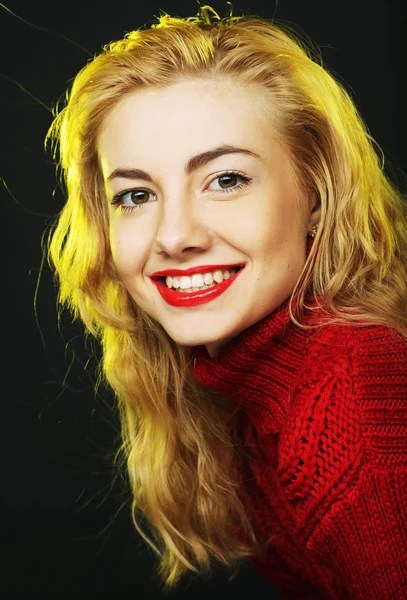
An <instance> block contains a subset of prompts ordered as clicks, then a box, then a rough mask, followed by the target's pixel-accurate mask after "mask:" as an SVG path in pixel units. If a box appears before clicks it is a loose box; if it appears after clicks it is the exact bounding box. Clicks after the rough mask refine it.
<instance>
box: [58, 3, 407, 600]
mask: <svg viewBox="0 0 407 600" xmlns="http://www.w3.org/2000/svg"><path fill="white" fill-rule="evenodd" d="M211 11H212V13H213V14H214V15H215V19H212V18H211V17H212V15H210V12H211ZM158 21H159V22H158V24H155V25H152V26H151V28H150V29H140V30H137V31H133V32H131V33H130V34H128V35H126V37H125V38H124V39H122V40H119V41H117V42H114V43H111V44H109V45H108V46H106V47H105V48H104V49H103V51H102V52H101V53H100V54H99V55H98V56H96V57H95V58H94V60H93V61H92V62H90V63H89V64H87V65H86V66H85V67H84V68H83V69H82V70H81V71H80V73H79V74H78V75H77V77H76V78H75V81H74V83H73V86H72V89H71V92H70V96H69V100H68V102H67V104H66V106H65V108H63V110H62V111H61V112H60V113H59V115H58V116H57V117H56V119H55V121H54V123H53V126H52V128H51V130H50V133H49V135H50V137H51V138H52V139H53V140H54V142H56V143H57V144H58V147H59V151H60V163H61V166H62V168H63V172H64V174H65V180H66V185H67V192H68V200H67V203H66V206H65V207H64V209H63V211H62V213H61V215H60V217H59V220H58V223H57V224H56V227H55V229H54V231H53V233H52V239H51V243H50V257H51V260H52V264H53V265H54V268H55V270H56V274H57V276H58V282H59V286H60V302H61V304H62V305H63V306H68V307H69V308H70V309H71V310H72V311H73V313H74V315H75V316H76V317H80V318H81V319H82V320H83V322H84V324H85V326H86V328H87V330H88V331H89V332H91V333H92V334H93V335H95V336H96V337H97V338H98V339H100V341H101V344H102V347H103V365H102V366H103V373H104V376H105V378H106V381H107V382H108V384H109V385H110V386H111V387H112V388H113V390H114V391H115V393H116V395H117V399H118V407H119V410H120V415H121V421H122V431H123V445H122V448H121V450H122V452H121V454H120V455H121V456H122V459H123V461H125V462H126V465H127V470H128V477H129V480H130V482H131V487H132V492H133V511H132V515H133V520H134V525H135V527H136V528H137V530H138V531H139V532H140V534H141V535H142V536H143V537H144V539H145V540H146V541H147V542H148V544H149V545H150V546H151V548H153V549H154V551H155V552H156V553H157V555H158V556H159V557H160V561H159V564H158V569H157V575H158V576H159V577H160V580H161V582H162V583H163V586H164V589H165V590H168V589H171V588H174V587H175V586H176V584H177V582H178V581H179V580H180V578H181V576H182V574H183V573H185V572H186V571H187V570H190V571H194V572H196V573H203V572H205V573H206V574H208V573H210V570H211V564H212V561H213V560H216V561H218V563H221V564H223V565H226V566H234V567H236V570H235V573H236V572H237V571H238V570H239V563H241V562H242V561H243V560H245V559H249V560H250V561H251V562H252V564H253V565H254V566H255V567H256V568H258V569H259V570H260V572H261V573H262V574H263V575H264V576H265V577H266V578H267V579H268V580H269V581H270V582H272V583H273V584H274V586H276V587H277V588H279V589H280V590H281V593H282V595H283V597H284V599H285V600H288V599H301V600H305V599H309V600H311V599H312V600H322V599H327V598H330V599H335V600H345V599H355V600H356V599H364V600H368V599H369V600H370V599H371V600H373V599H374V600H377V599H378V598H380V599H381V600H385V599H388V600H390V599H392V600H394V599H396V598H397V599H401V598H403V597H407V528H406V523H407V313H406V307H407V272H406V264H405V261H406V256H407V210H406V204H405V198H404V197H403V196H402V194H401V192H400V191H399V190H398V189H397V188H396V186H395V185H394V184H393V183H391V182H390V181H389V179H388V178H387V177H386V175H385V174H384V172H383V169H382V168H381V163H380V159H379V157H378V156H377V154H376V152H375V149H374V146H373V140H372V138H371V137H370V136H369V135H368V133H367V131H366V128H365V126H364V124H363V120H362V118H361V117H360V115H359V114H358V112H357V110H356V108H355V106H354V104H353V103H352V100H351V98H350V96H349V95H348V93H347V92H346V91H345V89H344V88H343V86H341V84H340V83H338V82H337V81H336V80H335V79H334V78H333V77H332V76H331V75H330V74H329V73H328V72H327V71H326V70H325V69H324V68H322V66H321V64H320V61H319V60H318V59H317V58H315V57H313V56H312V55H313V50H312V49H311V48H310V47H307V45H306V43H305V42H303V41H300V39H299V38H298V36H296V35H295V34H294V33H293V32H292V31H290V30H288V29H287V28H285V29H283V28H282V27H278V26H276V25H275V24H272V23H271V22H269V21H267V20H263V19H261V18H259V17H251V16H245V17H232V16H231V15H230V16H229V17H227V18H224V19H220V18H219V17H218V15H216V13H215V12H214V11H213V10H212V9H211V8H210V7H207V6H205V7H203V8H201V9H200V11H199V14H198V15H197V16H196V17H190V18H185V19H182V18H171V17H169V16H168V15H167V14H164V15H162V16H160V18H159V20H158ZM142 525H143V526H142ZM146 528H148V530H149V531H148V534H147V533H146V531H145V529H146Z"/></svg>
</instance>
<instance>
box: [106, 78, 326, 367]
mask: <svg viewBox="0 0 407 600" xmlns="http://www.w3.org/2000/svg"><path fill="white" fill-rule="evenodd" d="M221 146H229V147H232V146H234V147H236V148H240V149H245V150H247V151H250V152H251V154H249V153H248V152H247V153H245V152H233V153H232V152H224V153H220V152H219V153H218V155H217V156H216V157H214V155H212V157H210V156H209V155H206V153H208V152H210V151H211V152H213V150H214V149H216V148H219V147H221ZM98 152H99V157H100V161H101V166H102V171H103V176H104V180H105V189H106V196H107V202H108V206H109V209H108V210H109V218H110V244H111V251H112V255H113V260H114V263H115V265H116V268H117V271H118V273H119V276H120V277H121V279H122V281H123V283H124V285H125V286H126V288H127V289H128V291H129V293H130V295H131V296H132V297H133V299H134V301H135V302H136V304H137V305H138V306H139V307H140V308H141V309H142V310H143V311H145V312H146V313H147V314H148V315H150V316H151V317H153V318H154V319H155V320H156V321H158V322H159V323H160V324H161V325H162V326H163V327H164V329H165V330H166V332H167V333H168V335H169V336H170V337H171V338H172V339H174V340H175V342H177V343H179V344H181V345H185V346H196V345H205V346H206V347H207V350H208V352H209V354H210V356H214V355H216V354H217V353H218V351H219V349H220V348H221V347H222V345H224V344H225V343H226V342H227V341H228V340H229V339H231V338H233V337H235V336H236V335H238V334H239V333H240V332H241V331H243V330H244V329H246V328H247V327H249V326H250V325H253V324H254V323H256V322H257V321H259V320H261V319H262V318H263V317H265V316H266V315H268V314H269V313H271V312H272V311H274V310H275V309H276V308H277V307H278V306H279V305H280V304H281V303H282V302H283V301H284V300H286V299H287V298H288V296H289V295H290V294H291V292H292V291H293V289H294V286H295V283H296V282H297V279H298V277H299V275H300V273H301V270H302V268H303V266H304V262H305V258H306V236H307V232H308V231H309V230H310V229H311V227H312V225H313V224H315V223H317V222H318V220H319V217H320V214H319V212H320V209H319V208H316V209H315V210H314V211H312V206H311V201H310V200H309V199H308V198H301V197H299V192H298V190H297V187H296V185H295V180H294V172H293V169H292V167H291V166H290V163H289V161H288V157H287V155H286V153H285V152H284V151H283V149H282V147H281V146H280V144H279V143H278V142H277V141H276V139H275V132H274V131H273V126H272V124H271V120H270V119H267V116H266V115H265V113H264V110H263V109H262V104H261V103H260V100H259V90H258V89H257V88H250V87H247V86H246V87H242V86H237V85H235V84H232V83H226V82H221V83H220V82H217V81H216V82H215V81H202V80H192V81H188V82H180V83H177V84H174V85H171V86H169V87H166V88H162V89H149V90H142V91H138V92H136V93H134V94H132V95H129V96H126V97H125V98H124V99H123V100H121V101H120V103H119V104H117V105H116V106H115V108H114V109H113V110H112V111H111V112H110V114H109V115H108V116H107V118H106V119H105V121H104V123H103V127H102V129H101V131H100V135H99V138H98ZM201 154H202V155H203V159H202V160H194V161H192V163H191V159H192V158H193V157H196V156H197V155H201ZM188 165H189V168H187V166H188ZM120 171H121V172H120ZM137 171H143V173H140V172H137ZM226 171H229V175H228V176H227V175H225V172H226ZM230 172H233V174H232V173H230ZM240 175H241V176H242V177H240ZM122 192H129V193H127V194H126V195H124V196H123V197H122V198H121V199H120V200H119V202H118V203H116V204H112V202H113V200H114V198H115V197H117V194H120V193H122ZM224 265H244V269H243V270H242V271H241V272H239V275H238V276H237V277H236V279H235V280H234V281H233V282H232V283H231V285H230V286H229V287H228V288H227V289H226V290H225V291H224V292H223V293H222V294H220V295H218V296H217V297H215V298H213V299H211V300H209V301H206V302H204V303H203V304H199V305H197V306H174V305H172V304H169V303H168V302H167V301H166V300H165V299H164V298H163V296H162V295H161V294H160V292H159V290H158V288H157V286H156V284H155V283H154V282H153V280H152V279H151V276H152V274H153V273H156V272H157V271H164V270H170V271H171V270H173V269H179V270H186V269H189V268H191V267H203V266H205V269H202V271H204V274H205V272H207V271H212V272H213V271H214V270H216V269H210V268H208V267H211V266H224ZM198 271H199V269H198ZM185 282H186V283H188V280H183V281H182V282H181V286H182V285H183V284H184V285H185ZM195 284H196V280H195ZM184 297H185V296H184Z"/></svg>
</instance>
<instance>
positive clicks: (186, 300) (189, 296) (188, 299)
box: [152, 266, 243, 308]
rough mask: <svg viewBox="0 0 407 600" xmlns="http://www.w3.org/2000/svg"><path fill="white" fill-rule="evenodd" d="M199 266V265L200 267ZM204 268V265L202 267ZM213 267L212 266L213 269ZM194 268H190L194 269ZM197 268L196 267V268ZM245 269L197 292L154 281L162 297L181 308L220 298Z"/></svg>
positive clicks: (173, 272) (168, 302)
mask: <svg viewBox="0 0 407 600" xmlns="http://www.w3.org/2000/svg"><path fill="white" fill-rule="evenodd" d="M198 268H199V267H198ZM200 268H201V269H202V267H200ZM212 269H213V267H212V266H211V270H212ZM193 270H194V269H190V271H193ZM195 270H196V269H195ZM242 271H243V269H240V270H239V271H238V272H237V273H235V274H234V275H232V277H229V279H225V280H224V281H222V282H221V283H217V284H216V285H214V286H213V287H210V288H208V289H207V290H198V291H197V292H190V293H186V292H178V291H175V290H173V289H171V288H169V287H167V286H166V284H165V283H163V282H162V281H160V280H155V279H153V280H152V282H153V283H154V285H155V286H156V288H157V290H158V291H159V292H160V295H161V297H162V298H163V299H164V300H165V302H167V304H170V305H171V306H177V307H181V308H191V307H194V306H200V305H201V304H206V302H210V301H211V300H214V299H215V298H218V296H220V295H221V294H223V292H226V290H227V289H228V288H229V287H230V286H231V285H232V283H233V282H234V281H235V280H236V279H237V277H238V276H239V274H240V273H241V272H242ZM186 272H187V271H181V273H183V274H185V273H186ZM197 272H198V273H202V271H198V270H197ZM171 273H172V274H175V271H171ZM192 274H193V273H192Z"/></svg>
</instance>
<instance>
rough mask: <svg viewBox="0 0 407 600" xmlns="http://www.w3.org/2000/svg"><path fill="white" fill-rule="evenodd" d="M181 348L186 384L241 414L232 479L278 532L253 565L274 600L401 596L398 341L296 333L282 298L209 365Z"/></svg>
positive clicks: (405, 546)
mask: <svg viewBox="0 0 407 600" xmlns="http://www.w3.org/2000/svg"><path fill="white" fill-rule="evenodd" d="M190 350H191V353H192V356H193V358H195V361H194V374H195V377H196V379H197V380H198V381H200V382H201V383H202V384H204V385H205V386H207V387H209V388H211V389H214V390H218V391H221V392H223V393H225V394H226V395H227V396H229V397H230V398H231V399H233V401H235V402H236V403H238V404H239V405H240V406H241V409H242V411H241V419H240V424H239V427H238V432H237V435H238V439H240V440H243V441H244V444H245V448H246V449H250V448H252V450H250V451H248V452H247V456H248V458H247V459H246V464H245V466H244V467H243V466H242V468H241V470H240V471H239V472H241V476H242V480H244V482H245V483H244V485H245V486H247V488H248V490H249V495H250V503H251V505H250V509H251V511H252V513H253V517H254V519H255V521H256V522H257V525H258V526H259V527H260V529H261V531H263V532H265V533H267V535H269V534H273V533H277V534H278V539H277V540H276V541H275V542H273V543H272V545H271V546H270V549H269V550H268V552H267V555H266V556H264V558H262V560H255V559H251V563H252V565H253V566H254V567H255V568H256V569H257V570H259V571H260V573H261V574H262V575H263V576H264V577H265V578H266V579H267V580H268V581H270V582H271V583H272V584H273V585H274V586H275V587H276V588H277V589H279V590H280V592H281V594H282V596H283V598H284V600H326V599H332V600H345V599H346V600H403V599H407V339H404V338H403V337H402V336H401V335H400V334H398V333H397V332H396V331H395V330H393V329H391V328H387V327H384V326H383V327H382V326H377V325H370V326H368V327H362V326H356V327H355V326H350V325H325V326H323V327H321V328H320V329H319V330H318V329H316V330H309V331H305V330H300V329H299V328H298V327H296V326H294V325H293V324H292V323H291V322H290V319H289V314H288V300H286V301H285V302H284V303H283V304H282V305H281V306H280V307H279V308H278V309H276V310H275V311H274V312H273V313H272V314H270V315H268V316H267V317H265V318H264V319H263V320H261V321H259V322H258V323H256V324H254V325H252V326H251V327H249V328H248V329H246V330H245V331H243V332H242V333H241V334H240V335H239V336H237V337H236V338H234V339H232V340H231V341H230V342H229V343H228V344H227V345H225V346H224V347H223V348H222V349H221V351H220V353H219V354H218V355H217V356H216V357H213V358H210V357H209V354H208V353H207V351H206V348H205V347H204V346H197V347H195V348H190ZM256 448H257V451H255V449H256ZM254 451H255V452H254ZM253 457H255V458H253ZM273 544H274V545H273Z"/></svg>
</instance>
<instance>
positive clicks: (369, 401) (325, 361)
mask: <svg viewBox="0 0 407 600" xmlns="http://www.w3.org/2000/svg"><path fill="white" fill-rule="evenodd" d="M317 356H319V361H318V362H319V366H320V368H321V367H322V368H323V370H326V371H328V372H329V375H327V373H320V377H321V378H322V379H323V380H324V379H325V380H326V378H327V377H328V380H330V381H331V393H332V392H334V391H335V392H336V394H335V395H336V400H337V402H336V408H337V410H339V411H341V412H342V411H343V410H344V409H346V407H347V408H349V407H352V412H353V418H354V419H355V421H356V422H358V424H359V427H360V429H359V431H360V434H361V436H362V439H363V442H364V445H365V450H366V452H367V453H368V454H371V456H372V458H373V456H375V457H376V459H379V457H381V459H383V458H384V456H385V455H387V456H388V458H389V460H390V461H393V460H394V459H395V457H397V455H398V456H399V457H400V456H401V455H403V456H405V454H406V453H405V450H403V448H405V444H406V440H407V338H406V337H404V336H403V335H401V334H400V333H399V332H397V331H396V330H395V329H392V328H390V327H386V326H381V325H369V326H356V325H342V324H340V325H338V324H334V325H327V326H326V327H322V328H321V329H320V330H318V331H316V332H315V333H314V334H313V335H312V336H310V340H309V358H311V362H315V361H312V357H314V358H316V357H317ZM355 424H356V423H355ZM405 461H406V462H407V457H406V459H405Z"/></svg>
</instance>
